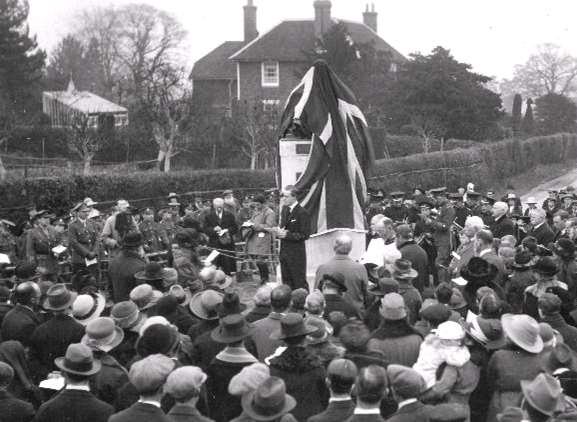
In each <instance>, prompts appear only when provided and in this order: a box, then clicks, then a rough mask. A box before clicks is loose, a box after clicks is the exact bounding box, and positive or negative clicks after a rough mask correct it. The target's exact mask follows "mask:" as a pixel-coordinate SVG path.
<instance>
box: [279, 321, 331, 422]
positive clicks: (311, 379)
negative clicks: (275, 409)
mask: <svg viewBox="0 0 577 422" xmlns="http://www.w3.org/2000/svg"><path fill="white" fill-rule="evenodd" d="M315 331H317V328H316V327H314V326H312V325H309V324H306V323H305V321H304V319H303V317H302V316H300V315H298V314H295V313H288V314H286V315H285V316H284V317H283V318H282V319H281V326H280V328H279V329H278V330H276V331H274V332H273V333H272V334H271V336H270V337H271V339H273V340H283V341H284V342H285V344H286V345H287V349H286V350H285V351H284V352H283V353H282V354H281V355H280V356H277V357H274V358H272V359H271V360H270V365H269V366H270V373H271V375H273V376H276V377H279V378H282V379H283V380H284V382H285V383H286V388H287V392H288V393H290V394H291V395H292V396H294V398H295V399H296V400H297V403H298V404H297V407H296V408H295V409H294V416H295V417H296V419H297V420H299V421H301V420H303V421H304V420H307V418H309V417H311V416H313V415H316V414H317V413H320V412H322V411H323V410H324V409H325V407H326V405H327V404H328V398H329V391H328V389H327V386H326V384H325V378H326V372H325V368H324V367H323V365H322V363H321V361H320V360H319V358H318V357H317V356H316V355H314V354H313V353H312V352H311V351H310V350H308V349H307V348H306V346H305V345H306V337H307V336H308V335H310V334H312V333H314V332H315ZM303 386H306V387H305V388H303Z"/></svg>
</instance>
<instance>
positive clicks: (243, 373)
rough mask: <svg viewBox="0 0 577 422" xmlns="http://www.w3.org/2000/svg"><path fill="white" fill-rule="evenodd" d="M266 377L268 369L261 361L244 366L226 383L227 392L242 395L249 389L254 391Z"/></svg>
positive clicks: (268, 374) (268, 372) (268, 375)
mask: <svg viewBox="0 0 577 422" xmlns="http://www.w3.org/2000/svg"><path fill="white" fill-rule="evenodd" d="M268 377H270V369H269V367H268V366H267V365H265V364H264V363H261V362H255V363H253V364H252V365H248V366H245V367H244V368H242V369H241V370H240V372H239V373H238V374H236V375H235V376H234V377H232V378H231V380H230V383H229V384H228V392H229V393H230V394H232V395H233V396H243V395H245V394H246V393H248V392H250V391H254V390H256V389H257V388H258V386H259V385H261V384H262V383H263V382H264V381H265V380H266V379H267V378H268Z"/></svg>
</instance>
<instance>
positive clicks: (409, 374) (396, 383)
mask: <svg viewBox="0 0 577 422" xmlns="http://www.w3.org/2000/svg"><path fill="white" fill-rule="evenodd" d="M387 376H388V377H389V382H390V383H391V388H392V389H393V391H394V392H395V393H396V394H398V395H399V396H400V397H402V398H416V397H419V396H420V395H421V393H422V392H423V391H425V390H426V389H427V384H426V383H425V380H424V379H423V377H422V376H421V374H419V373H418V372H417V371H415V370H414V369H412V368H408V367H406V366H403V365H396V364H391V365H389V366H387Z"/></svg>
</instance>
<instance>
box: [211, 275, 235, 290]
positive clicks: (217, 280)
mask: <svg viewBox="0 0 577 422" xmlns="http://www.w3.org/2000/svg"><path fill="white" fill-rule="evenodd" d="M231 284H232V277H229V276H227V275H226V273H225V272H224V271H222V270H216V271H215V272H214V278H213V285H215V286H216V287H218V288H219V289H220V290H223V291H224V290H225V289H228V288H229V287H230V285H231Z"/></svg>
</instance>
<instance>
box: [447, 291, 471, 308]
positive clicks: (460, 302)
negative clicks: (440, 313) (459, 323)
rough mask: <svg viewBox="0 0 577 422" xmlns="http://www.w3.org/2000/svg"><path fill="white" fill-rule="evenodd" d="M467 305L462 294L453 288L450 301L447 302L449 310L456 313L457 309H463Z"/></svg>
mask: <svg viewBox="0 0 577 422" xmlns="http://www.w3.org/2000/svg"><path fill="white" fill-rule="evenodd" d="M467 305H468V303H467V301H466V300H465V297H464V296H463V293H461V291H460V290H459V289H458V288H456V287H453V294H452V295H451V300H450V301H449V309H452V310H454V311H457V310H459V309H463V308H464V307H466V306H467Z"/></svg>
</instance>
